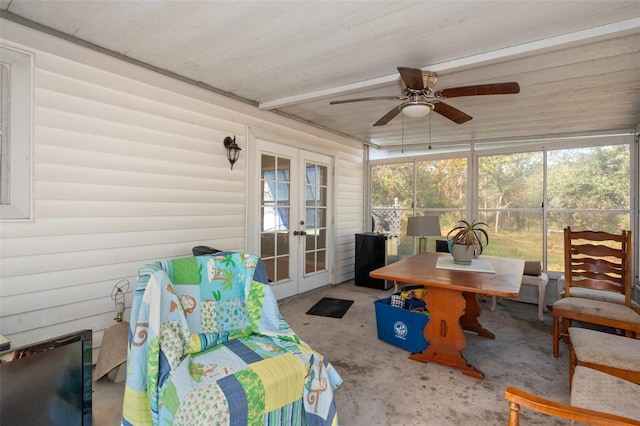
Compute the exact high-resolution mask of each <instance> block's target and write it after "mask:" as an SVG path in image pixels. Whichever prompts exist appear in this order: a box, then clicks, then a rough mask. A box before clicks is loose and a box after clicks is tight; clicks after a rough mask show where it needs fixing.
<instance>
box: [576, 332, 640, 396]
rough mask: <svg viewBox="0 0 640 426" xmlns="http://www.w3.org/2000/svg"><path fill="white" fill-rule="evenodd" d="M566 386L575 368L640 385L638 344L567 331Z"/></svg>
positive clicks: (629, 340)
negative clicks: (581, 367) (568, 340)
mask: <svg viewBox="0 0 640 426" xmlns="http://www.w3.org/2000/svg"><path fill="white" fill-rule="evenodd" d="M569 336H570V337H571V352H570V355H569V384H570V385H571V383H572V382H573V374H574V372H575V369H576V367H577V366H579V365H581V366H583V367H589V368H592V369H594V370H599V371H602V372H605V373H607V374H611V375H613V376H616V377H620V378H622V379H625V380H628V381H630V382H633V383H635V384H638V385H640V340H636V339H630V338H628V337H624V336H619V335H617V334H610V333H604V332H602V331H596V330H589V329H587V328H578V327H570V328H569Z"/></svg>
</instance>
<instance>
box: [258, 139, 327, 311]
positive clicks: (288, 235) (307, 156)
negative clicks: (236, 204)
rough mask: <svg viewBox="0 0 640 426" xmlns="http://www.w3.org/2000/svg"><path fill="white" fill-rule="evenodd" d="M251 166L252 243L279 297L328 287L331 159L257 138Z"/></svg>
mask: <svg viewBox="0 0 640 426" xmlns="http://www.w3.org/2000/svg"><path fill="white" fill-rule="evenodd" d="M252 164H254V165H255V166H254V167H251V169H250V170H252V171H251V172H250V176H249V179H250V191H249V193H250V197H251V199H252V200H254V201H253V202H252V203H250V205H249V211H250V212H251V213H250V219H249V221H250V222H253V223H251V226H249V227H248V229H249V232H250V233H249V245H250V249H253V250H255V251H254V252H256V253H258V254H259V255H260V258H261V259H262V260H263V262H264V263H265V266H266V269H267V275H268V277H269V280H270V282H271V285H272V287H273V290H274V292H275V294H276V297H277V298H279V299H280V298H283V297H288V296H292V295H295V294H299V293H304V292H306V291H309V290H313V289H315V288H318V287H321V286H324V285H326V284H329V283H330V282H331V273H330V271H331V267H330V265H331V261H332V259H331V256H332V253H331V250H329V247H331V235H332V231H333V229H332V227H333V224H332V220H331V218H332V217H333V214H332V203H331V197H332V193H333V190H332V182H331V178H332V175H333V173H332V165H331V157H328V156H326V155H322V154H317V153H313V152H309V151H306V150H302V149H297V148H294V147H290V146H286V145H280V144H275V143H272V142H268V141H264V140H260V139H256V149H255V150H254V152H253V161H252ZM256 171H257V172H256ZM254 236H256V237H257V238H254ZM252 241H253V244H254V245H256V246H254V247H251V242H252Z"/></svg>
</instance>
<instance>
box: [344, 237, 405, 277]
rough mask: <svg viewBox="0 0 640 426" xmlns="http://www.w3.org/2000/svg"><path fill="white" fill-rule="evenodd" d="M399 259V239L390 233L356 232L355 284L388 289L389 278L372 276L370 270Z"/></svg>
mask: <svg viewBox="0 0 640 426" xmlns="http://www.w3.org/2000/svg"><path fill="white" fill-rule="evenodd" d="M397 260H398V239H397V237H396V236H393V235H388V234H378V233H375V232H366V233H363V234H356V257H355V280H354V282H355V285H357V286H360V287H371V288H377V289H380V290H387V289H389V288H391V287H392V286H393V282H392V281H389V280H380V279H377V278H371V277H370V276H369V272H371V271H373V270H374V269H378V268H381V267H383V266H385V265H388V264H390V263H393V262H395V261H397Z"/></svg>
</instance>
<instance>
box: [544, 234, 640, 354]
mask: <svg viewBox="0 0 640 426" xmlns="http://www.w3.org/2000/svg"><path fill="white" fill-rule="evenodd" d="M604 243H606V244H604ZM612 245H613V246H614V247H612ZM564 253H565V258H564V263H565V277H564V278H565V291H564V292H565V294H564V297H563V298H562V299H559V300H557V301H556V302H555V303H554V304H553V356H554V357H556V358H557V357H558V354H559V341H560V338H561V337H564V338H565V339H567V340H568V338H569V335H568V329H569V327H570V326H571V321H574V320H575V321H581V322H585V323H590V324H597V325H600V326H605V327H612V328H616V329H619V330H622V331H623V332H624V334H625V336H627V337H636V338H638V337H639V336H640V313H638V312H636V311H635V310H633V309H632V308H631V231H622V233H621V234H610V233H607V232H601V231H580V232H572V231H571V228H569V227H567V228H565V230H564ZM576 288H583V289H587V290H591V291H595V292H602V293H603V294H605V292H611V294H618V297H620V298H624V302H623V303H616V302H615V301H605V300H597V299H595V298H586V297H577V296H574V295H573V294H572V290H575V289H576ZM561 319H562V324H561V321H560V320H561Z"/></svg>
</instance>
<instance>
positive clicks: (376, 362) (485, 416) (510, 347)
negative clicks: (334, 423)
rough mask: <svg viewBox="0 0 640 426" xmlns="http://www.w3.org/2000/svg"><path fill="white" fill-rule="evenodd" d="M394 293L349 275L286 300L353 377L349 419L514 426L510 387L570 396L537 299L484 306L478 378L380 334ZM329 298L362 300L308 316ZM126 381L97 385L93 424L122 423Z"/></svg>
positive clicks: (525, 413)
mask: <svg viewBox="0 0 640 426" xmlns="http://www.w3.org/2000/svg"><path fill="white" fill-rule="evenodd" d="M392 293H393V289H391V290H386V291H384V290H376V289H370V288H365V287H356V286H355V285H353V282H347V283H344V284H339V285H335V286H327V287H323V288H321V289H318V290H315V291H312V292H309V293H305V294H302V295H299V296H295V297H292V298H289V299H285V300H281V301H280V310H281V312H282V315H283V316H284V318H285V319H286V320H287V321H288V322H289V324H290V325H291V327H292V328H293V329H294V330H295V331H296V332H297V333H298V335H299V336H300V338H301V339H303V340H304V341H305V342H307V343H308V344H309V345H310V346H311V347H313V348H314V349H316V350H317V351H319V352H321V353H322V354H323V355H324V356H325V357H326V358H327V359H328V360H329V361H330V362H331V363H332V364H333V366H334V367H335V368H336V370H337V371H338V372H339V373H340V375H341V376H342V378H343V380H344V383H343V384H342V386H341V387H340V388H338V389H336V391H335V398H336V403H337V408H338V418H339V421H340V424H341V425H343V426H345V425H346V426H352V425H353V426H360V425H362V426H369V425H392V426H410V425H434V426H435V425H437V426H447V425H452V426H453V425H455V426H466V425H473V426H476V425H506V424H507V416H508V403H507V401H506V400H505V399H504V390H505V388H506V387H507V386H517V387H520V388H521V389H523V390H526V391H529V392H532V393H535V394H537V395H541V396H545V397H548V398H551V399H554V400H556V401H560V402H568V401H569V387H568V370H569V368H568V348H567V347H566V346H565V345H561V355H560V358H558V359H555V358H554V357H553V354H552V337H551V334H552V330H551V314H546V318H545V321H544V322H540V321H538V318H537V307H536V305H530V304H526V303H520V302H514V301H509V300H505V301H503V302H502V304H498V307H497V309H496V311H495V312H491V311H490V310H489V309H488V308H489V305H490V301H491V299H490V298H487V301H486V302H483V303H481V305H482V308H483V311H482V315H481V316H480V322H481V323H482V325H483V326H484V327H485V328H487V329H488V330H490V331H492V332H493V333H495V334H496V339H495V340H491V339H486V338H483V337H479V336H477V335H475V334H473V333H467V334H466V336H467V346H466V348H465V349H464V351H463V354H464V356H465V358H466V359H467V361H468V362H469V364H471V365H473V366H474V367H476V368H477V369H478V370H480V371H482V372H483V373H484V375H485V378H484V380H478V379H475V378H472V377H468V376H465V375H463V374H462V373H460V372H459V371H458V370H456V369H452V368H449V367H445V366H442V365H439V364H433V363H427V364H423V363H420V362H417V361H413V360H410V359H409V358H408V356H409V352H408V351H406V350H404V349H401V348H399V347H396V346H393V345H391V344H388V343H386V342H384V341H382V340H378V338H377V328H376V315H375V309H374V304H373V302H374V300H377V299H381V298H384V297H389V296H390V295H391V294H392ZM323 297H332V298H337V299H349V300H353V301H354V303H353V305H352V306H351V308H350V309H349V311H348V312H347V313H346V315H345V316H344V317H343V318H341V319H336V318H328V317H320V316H313V315H306V314H305V313H306V311H307V310H309V308H311V307H312V306H313V305H314V304H315V303H316V302H317V301H319V300H320V299H321V298H323ZM122 385H123V384H113V383H109V382H108V381H105V380H101V381H100V382H97V383H94V425H96V426H103V425H104V426H109V425H114V426H115V425H118V424H119V415H120V413H119V412H118V409H119V407H118V406H119V404H120V405H121V401H122V389H123V386H122ZM520 419H521V424H522V425H523V426H524V425H565V424H570V422H568V421H567V422H565V421H563V420H560V419H555V418H551V417H549V416H546V415H544V414H540V413H535V412H532V411H530V410H527V409H523V410H522V412H521V416H520Z"/></svg>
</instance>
